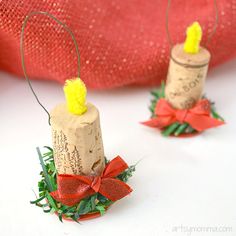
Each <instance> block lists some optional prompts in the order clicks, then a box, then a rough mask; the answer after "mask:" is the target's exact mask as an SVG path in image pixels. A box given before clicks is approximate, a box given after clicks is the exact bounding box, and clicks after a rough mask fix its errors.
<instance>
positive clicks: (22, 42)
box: [20, 11, 80, 125]
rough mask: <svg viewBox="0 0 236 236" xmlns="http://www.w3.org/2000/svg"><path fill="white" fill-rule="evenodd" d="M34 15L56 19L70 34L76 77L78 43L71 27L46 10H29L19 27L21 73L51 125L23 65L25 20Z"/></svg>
mask: <svg viewBox="0 0 236 236" xmlns="http://www.w3.org/2000/svg"><path fill="white" fill-rule="evenodd" d="M35 15H46V16H48V17H49V18H51V19H53V20H54V21H56V22H57V23H58V24H59V25H61V26H62V27H63V28H64V29H65V30H66V31H67V32H68V33H69V34H70V36H71V38H72V40H73V43H74V45H75V50H76V55H77V63H78V78H79V77H80V53H79V47H78V44H77V42H76V39H75V36H74V34H73V32H72V31H71V29H70V28H69V27H68V26H67V25H66V24H64V23H63V22H61V21H60V20H58V19H57V18H56V17H55V16H53V15H51V14H50V13H48V12H43V11H34V12H30V13H29V14H28V15H27V16H26V17H25V19H24V22H23V25H22V28H21V35H20V55H21V66H22V69H23V73H24V77H25V79H26V80H27V82H28V85H29V88H30V90H31V92H32V93H33V95H34V97H35V99H36V101H37V103H38V104H39V105H40V106H41V107H42V108H43V110H44V111H45V112H46V113H47V115H48V124H49V125H51V123H50V120H51V117H50V113H49V112H48V110H47V109H46V108H45V107H44V106H43V104H42V103H41V102H40V100H39V98H38V96H37V94H36V93H35V91H34V89H33V86H32V84H31V82H30V79H29V77H28V74H27V71H26V67H25V49H24V33H25V27H26V25H27V22H28V21H29V19H30V18H31V17H32V16H35Z"/></svg>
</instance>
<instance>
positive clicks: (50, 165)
mask: <svg viewBox="0 0 236 236" xmlns="http://www.w3.org/2000/svg"><path fill="white" fill-rule="evenodd" d="M45 148H46V149H47V152H45V153H44V154H41V152H40V149H39V148H37V153H38V156H39V160H40V164H41V166H42V171H41V172H40V175H41V180H40V181H39V182H38V191H39V197H38V198H37V199H36V200H34V201H31V202H30V203H31V204H34V205H36V206H38V207H41V208H42V209H43V211H44V212H45V213H52V214H53V213H56V214H57V215H58V218H59V220H60V221H63V218H66V219H72V220H74V221H76V222H78V221H79V219H80V217H81V216H83V215H86V214H90V213H91V214H92V213H100V215H103V214H104V213H105V211H106V209H107V208H108V207H109V206H110V205H111V204H112V203H113V202H112V201H110V200H109V199H107V198H106V197H104V196H103V195H101V194H100V193H95V194H94V195H92V196H90V197H87V198H85V199H82V200H81V201H80V202H79V203H78V204H76V205H74V206H70V207H69V206H66V205H63V204H62V203H60V202H57V201H56V200H55V199H53V198H52V197H51V195H50V192H52V191H55V190H56V189H57V184H56V176H57V171H56V168H55V163H54V159H53V150H52V148H50V147H47V146H45ZM134 171H135V166H130V167H129V168H128V169H127V170H125V171H124V172H123V173H121V174H120V175H119V176H118V177H117V178H118V179H120V180H121V181H123V182H127V180H128V179H129V178H130V177H131V176H132V174H133V172H134Z"/></svg>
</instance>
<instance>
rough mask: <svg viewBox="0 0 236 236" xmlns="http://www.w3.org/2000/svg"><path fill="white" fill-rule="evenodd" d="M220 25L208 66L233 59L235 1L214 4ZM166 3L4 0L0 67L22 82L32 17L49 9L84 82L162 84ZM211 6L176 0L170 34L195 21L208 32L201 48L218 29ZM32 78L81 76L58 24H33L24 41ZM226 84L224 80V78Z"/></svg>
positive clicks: (176, 36) (179, 35)
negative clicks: (63, 25) (23, 31)
mask: <svg viewBox="0 0 236 236" xmlns="http://www.w3.org/2000/svg"><path fill="white" fill-rule="evenodd" d="M217 3H218V8H219V25H218V28H217V32H216V34H215V35H214V37H213V39H212V41H211V44H210V45H209V50H210V52H211V54H212V60H211V66H214V65H217V64H220V63H223V62H225V61H226V60H228V59H230V58H233V57H234V56H235V55H236V0H217ZM166 6H167V0H70V1H69V0H57V1H55V0H54V1H52V0H22V1H17V0H2V1H0V14H1V15H0V69H1V70H4V71H7V72H10V73H13V74H17V75H19V76H21V77H22V69H21V61H20V50H19V40H20V31H21V26H22V22H23V19H24V18H25V16H26V15H27V13H29V12H30V11H38V10H41V11H48V12H50V13H51V14H53V15H55V16H56V17H57V18H59V19H60V20H61V21H63V22H65V23H66V24H67V25H68V26H69V27H70V28H71V29H72V31H73V32H74V33H75V36H76V39H77V41H78V44H79V48H80V54H81V78H82V79H83V80H84V81H85V82H86V84H87V86H89V87H91V88H97V89H105V88H112V87H118V86H123V85H128V84H136V85H137V84H138V85H151V84H158V83H159V82H160V80H162V79H165V77H166V73H167V66H168V61H169V46H168V43H167V38H166V31H165V10H166ZM214 19H215V12H214V5H213V0H197V1H196V0H188V1H187V0H172V5H171V9H170V22H169V25H170V32H171V36H172V38H173V41H174V42H175V43H177V42H182V41H183V40H184V38H185V29H186V27H187V26H188V25H189V24H191V23H192V22H193V21H194V20H198V21H199V22H200V24H201V25H202V27H203V33H204V36H203V44H204V42H206V38H207V36H208V35H209V33H210V32H211V31H212V29H213V25H214ZM25 47H26V49H25V56H26V66H27V70H28V73H29V75H30V77H31V78H35V79H44V80H46V79H47V80H56V81H59V82H63V81H64V80H65V79H67V78H70V77H73V76H75V75H76V73H77V64H76V55H75V49H74V45H73V43H72V40H71V38H70V37H69V36H68V34H67V33H66V32H65V31H64V30H63V29H62V28H61V26H58V25H57V24H56V23H55V22H54V21H53V20H51V19H49V18H48V17H46V16H37V17H35V18H32V19H31V20H30V23H29V24H28V26H27V28H26V37H25ZM222 79H223V78H222Z"/></svg>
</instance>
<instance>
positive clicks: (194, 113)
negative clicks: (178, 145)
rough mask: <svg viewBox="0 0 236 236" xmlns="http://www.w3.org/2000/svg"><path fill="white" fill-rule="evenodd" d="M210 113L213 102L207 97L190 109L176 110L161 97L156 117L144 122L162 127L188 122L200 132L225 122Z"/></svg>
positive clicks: (156, 109)
mask: <svg viewBox="0 0 236 236" xmlns="http://www.w3.org/2000/svg"><path fill="white" fill-rule="evenodd" d="M210 114H211V104H210V102H209V101H208V100H207V99H202V100H200V101H199V102H197V104H196V105H195V106H194V107H193V108H191V109H189V110H176V109H174V108H173V107H172V106H171V105H170V104H169V103H168V102H167V101H166V100H165V99H160V100H159V101H158V102H157V104H156V108H155V115H156V117H154V118H151V119H150V120H148V121H145V122H143V123H142V124H144V125H147V126H150V127H157V128H160V129H162V128H164V127H166V126H168V125H171V124H173V123H175V122H180V123H184V122H186V123H188V124H189V125H191V127H192V128H194V129H195V130H197V131H199V132H200V131H203V130H206V129H209V128H213V127H217V126H219V125H223V124H224V122H223V121H221V120H217V119H215V118H213V117H211V116H210Z"/></svg>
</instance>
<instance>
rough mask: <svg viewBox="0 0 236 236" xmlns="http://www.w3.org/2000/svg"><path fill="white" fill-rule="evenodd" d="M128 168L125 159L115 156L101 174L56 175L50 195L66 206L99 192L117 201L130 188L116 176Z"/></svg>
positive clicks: (130, 190) (126, 193) (129, 190)
mask: <svg viewBox="0 0 236 236" xmlns="http://www.w3.org/2000/svg"><path fill="white" fill-rule="evenodd" d="M127 168H128V165H127V164H126V163H125V161H124V160H123V159H122V158H121V157H120V156H117V157H116V158H114V159H113V160H112V161H110V162H109V163H108V164H107V165H106V167H105V169H104V171H103V173H102V174H101V176H83V175H66V174H59V175H58V176H57V186H58V189H57V190H56V191H54V192H51V193H50V194H51V196H52V197H53V198H54V199H55V200H57V201H59V202H61V203H62V204H64V205H67V206H73V205H75V204H77V203H79V202H80V201H81V200H82V199H84V198H86V197H89V196H91V195H93V194H95V193H100V194H102V195H103V196H104V197H106V198H108V199H109V200H111V201H117V200H119V199H121V198H123V197H125V196H127V195H128V194H129V193H131V192H132V189H131V188H130V187H129V186H128V185H127V184H126V183H124V182H122V181H121V180H119V179H117V178H116V177H117V176H118V175H119V174H121V173H122V172H123V171H124V170H126V169H127Z"/></svg>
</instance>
